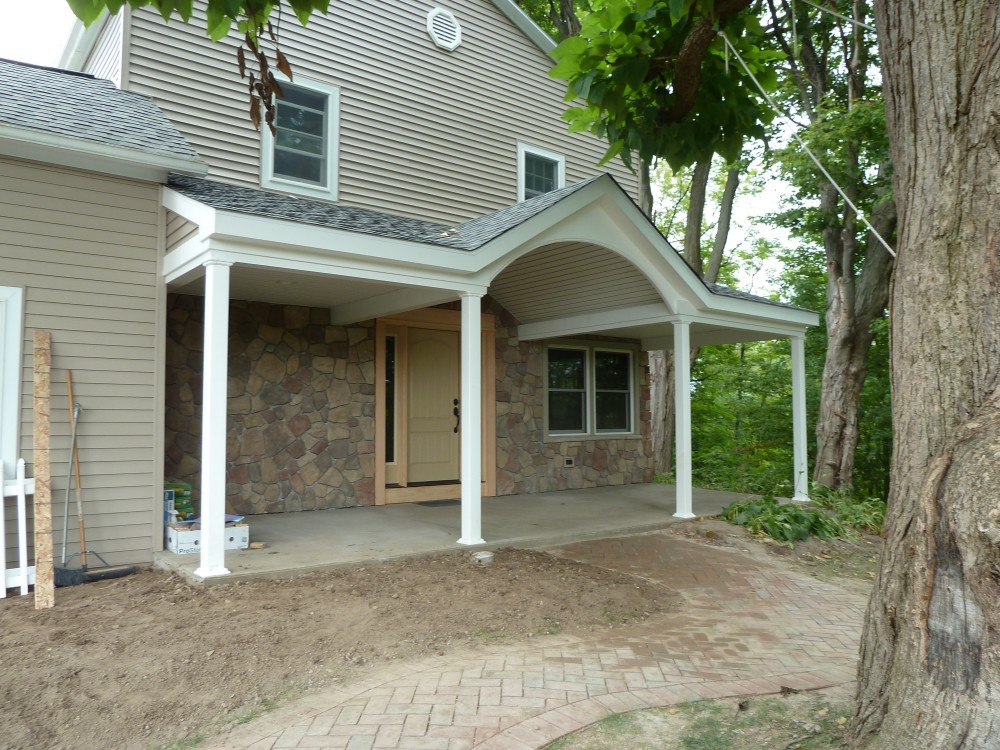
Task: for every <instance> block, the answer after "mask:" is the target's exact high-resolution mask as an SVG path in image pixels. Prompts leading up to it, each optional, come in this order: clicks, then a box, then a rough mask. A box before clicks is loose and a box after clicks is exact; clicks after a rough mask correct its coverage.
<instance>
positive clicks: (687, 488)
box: [674, 320, 694, 518]
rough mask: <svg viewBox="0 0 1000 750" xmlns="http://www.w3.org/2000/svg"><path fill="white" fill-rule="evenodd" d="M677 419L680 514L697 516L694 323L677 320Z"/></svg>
mask: <svg viewBox="0 0 1000 750" xmlns="http://www.w3.org/2000/svg"><path fill="white" fill-rule="evenodd" d="M674 399H675V400H674V411H675V416H674V422H675V425H676V429H677V435H676V438H675V440H674V442H675V443H676V445H677V447H676V451H677V453H676V456H677V460H676V468H677V479H676V492H677V512H676V513H674V516H675V517H677V518H694V513H692V512H691V324H690V323H689V322H688V321H686V320H678V321H675V322H674Z"/></svg>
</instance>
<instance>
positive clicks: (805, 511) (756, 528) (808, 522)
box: [722, 495, 847, 544]
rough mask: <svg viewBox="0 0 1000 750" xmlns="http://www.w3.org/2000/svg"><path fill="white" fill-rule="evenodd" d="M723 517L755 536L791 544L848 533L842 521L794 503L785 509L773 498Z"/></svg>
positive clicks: (734, 507)
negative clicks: (759, 535)
mask: <svg viewBox="0 0 1000 750" xmlns="http://www.w3.org/2000/svg"><path fill="white" fill-rule="evenodd" d="M722 517H723V518H724V519H726V520H727V521H729V523H732V524H736V525H737V526H746V527H747V529H749V530H750V531H752V532H753V533H754V534H766V535H767V536H769V537H771V538H772V539H776V540H778V541H779V542H787V543H789V544H794V543H795V542H798V541H801V540H803V539H808V538H809V537H810V536H817V537H819V538H820V539H830V538H835V537H842V536H844V535H845V534H846V533H847V529H845V527H844V525H843V524H842V523H841V522H840V520H838V519H837V518H835V517H834V516H832V515H829V514H827V513H825V512H824V511H822V510H819V509H816V508H810V507H808V506H801V505H796V504H793V503H787V504H785V505H782V504H780V503H779V502H778V501H777V500H775V499H774V498H773V497H771V496H770V495H767V496H765V497H762V498H759V499H755V500H740V501H737V502H735V503H732V504H730V505H728V506H726V507H725V508H723V510H722Z"/></svg>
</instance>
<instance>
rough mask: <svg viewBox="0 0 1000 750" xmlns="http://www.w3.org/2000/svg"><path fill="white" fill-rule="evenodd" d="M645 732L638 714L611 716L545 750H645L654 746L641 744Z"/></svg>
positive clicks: (550, 745) (568, 735)
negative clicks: (625, 749)
mask: <svg viewBox="0 0 1000 750" xmlns="http://www.w3.org/2000/svg"><path fill="white" fill-rule="evenodd" d="M643 735H644V731H643V727H642V724H641V722H640V721H639V718H638V714H637V713H626V714H611V716H608V717H607V718H604V719H601V720H600V721H598V722H597V723H596V724H591V725H590V726H589V727H586V728H584V729H582V730H580V731H579V732H574V733H572V734H567V735H566V736H565V737H560V738H559V739H558V740H556V741H555V742H552V743H550V744H548V745H546V746H545V750H605V748H629V750H645V749H646V748H650V750H651V748H652V747H653V746H651V745H647V744H646V743H645V742H641V739H642V738H643Z"/></svg>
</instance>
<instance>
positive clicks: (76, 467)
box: [66, 370, 87, 570]
mask: <svg viewBox="0 0 1000 750" xmlns="http://www.w3.org/2000/svg"><path fill="white" fill-rule="evenodd" d="M66 394H67V396H68V397H69V426H70V429H71V430H73V429H76V424H75V422H76V417H75V416H74V412H75V410H76V402H74V401H73V373H72V371H71V370H66ZM73 473H74V475H75V476H76V518H77V523H78V525H79V527H80V567H81V568H82V569H83V570H86V569H87V532H86V529H85V527H84V523H83V495H82V491H81V484H80V453H79V449H78V448H77V444H76V443H75V442H74V443H73Z"/></svg>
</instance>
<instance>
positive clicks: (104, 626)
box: [0, 519, 877, 750]
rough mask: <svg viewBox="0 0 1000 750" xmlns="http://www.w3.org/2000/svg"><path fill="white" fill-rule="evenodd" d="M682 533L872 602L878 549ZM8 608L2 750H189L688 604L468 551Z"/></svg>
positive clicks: (95, 589) (115, 587) (154, 579)
mask: <svg viewBox="0 0 1000 750" xmlns="http://www.w3.org/2000/svg"><path fill="white" fill-rule="evenodd" d="M670 531H671V533H674V534H677V535H679V536H682V537H685V538H688V539H692V540H694V541H699V542H702V543H707V544H721V545H727V546H733V547H736V548H738V549H741V550H744V551H746V552H748V553H749V554H751V555H752V556H763V557H766V558H767V559H770V560H772V561H773V560H775V559H780V560H782V561H783V562H785V563H787V564H789V565H792V566H795V567H797V568H799V569H800V570H804V571H806V572H807V573H809V574H812V575H818V576H822V577H824V578H830V579H834V578H835V579H836V580H837V581H838V582H839V583H841V584H844V583H845V581H848V584H847V585H852V584H850V583H849V581H850V578H845V576H847V577H853V578H854V579H855V583H854V584H853V585H856V586H859V587H861V589H864V590H867V589H868V588H869V584H868V583H867V581H868V580H869V579H870V576H871V571H872V570H874V560H875V551H876V550H877V547H876V546H875V545H876V543H877V540H874V539H871V540H868V539H866V540H857V541H855V542H836V543H828V542H818V541H810V542H807V543H802V544H799V545H797V546H796V547H795V549H789V548H788V547H785V546H783V545H776V544H771V543H762V542H760V540H756V539H754V538H752V537H751V536H750V535H748V534H747V532H746V531H745V530H744V529H741V528H738V527H734V526H730V525H729V524H727V523H725V522H722V521H718V520H713V519H698V520H695V521H689V522H685V523H680V524H675V525H673V526H671V527H670ZM56 602H57V604H56V607H55V609H52V610H48V611H36V610H34V609H33V601H32V598H31V597H15V598H9V599H6V600H3V601H0V706H2V707H3V710H2V711H0V750H8V749H9V750H14V749H15V748H16V749H17V750H22V749H24V750H28V749H30V750H44V749H45V748H98V747H114V748H143V749H148V748H164V747H170V748H182V747H195V746H197V744H198V742H199V738H200V737H203V736H205V735H207V734H214V733H215V732H217V731H220V730H221V729H223V728H224V727H225V726H227V725H230V724H232V723H233V722H239V721H241V720H246V718H248V717H250V716H253V715H256V714H259V713H261V712H263V711H266V710H268V709H269V708H270V707H272V706H274V705H276V704H277V703H280V702H281V701H282V700H285V699H288V698H291V697H294V696H295V695H299V694H302V693H304V692H309V691H312V690H316V689H321V688H325V687H333V686H336V685H339V684H343V683H347V682H351V681H354V680H357V679H359V678H362V677H363V676H364V675H365V673H366V671H368V670H370V669H371V668H373V667H377V666H378V665H380V664H385V663H387V662H389V661H391V660H393V659H402V658H415V657H421V656H426V655H431V654H441V655H443V654H446V653H448V652H449V651H452V650H455V649H460V648H466V647H470V646H475V645H477V644H486V643H495V642H497V641H498V640H501V639H502V640H503V641H504V642H513V641H514V640H517V639H526V638H532V639H544V638H546V637H550V636H552V635H554V634H572V635H586V634H588V633H594V632H598V631H601V630H607V629H608V628H617V629H625V628H628V627H629V626H630V625H631V624H632V623H635V622H641V621H644V620H646V619H648V618H650V617H655V616H656V615H657V614H658V613H661V612H665V611H669V610H670V609H671V608H673V607H676V606H678V600H677V599H676V597H675V595H674V594H673V593H671V592H668V591H666V590H665V589H662V588H660V587H658V586H655V585H653V584H650V583H649V582H647V581H644V580H640V579H637V578H633V577H631V576H628V575H624V574H619V573H615V572H611V571H607V570H603V569H600V568H596V567H593V566H589V565H585V564H581V563H577V562H573V561H569V560H563V559H559V558H555V557H553V556H550V555H548V554H545V553H544V552H533V551H525V550H512V549H507V550H500V551H498V552H497V553H496V555H495V561H494V563H493V564H492V565H490V566H486V567H482V566H479V565H477V564H476V563H475V562H473V560H472V558H471V555H470V554H469V553H467V552H464V553H463V552H456V553H454V554H449V555H439V556H436V557H426V558H418V559H413V560H406V561H398V562H392V563H381V564H373V565H368V566H365V567H357V568H345V569H340V570H336V571H331V572H326V573H313V574H309V575H304V576H299V577H295V578H288V579H280V580H254V581H237V582H233V583H224V584H218V585H213V586H208V587H193V586H191V585H189V584H187V583H186V582H184V581H183V580H182V579H180V578H178V577H176V576H173V575H171V574H168V573H164V572H161V571H154V570H143V571H140V572H139V573H138V574H136V575H133V576H130V577H128V578H122V579H119V580H116V581H105V582H100V583H91V584H87V585H84V586H77V587H73V588H65V589H59V590H57V592H56Z"/></svg>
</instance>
